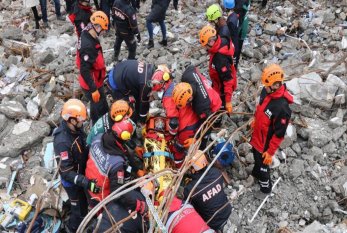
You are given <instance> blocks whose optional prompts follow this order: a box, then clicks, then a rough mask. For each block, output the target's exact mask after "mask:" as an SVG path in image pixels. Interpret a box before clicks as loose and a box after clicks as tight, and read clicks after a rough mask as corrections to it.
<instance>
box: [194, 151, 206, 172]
mask: <svg viewBox="0 0 347 233" xmlns="http://www.w3.org/2000/svg"><path fill="white" fill-rule="evenodd" d="M194 160H195V162H193V163H192V167H193V169H194V170H195V171H200V170H201V169H203V168H204V167H206V166H207V165H208V161H207V159H206V156H205V154H204V153H203V152H202V151H201V150H198V151H196V153H195V155H194V156H193V158H192V161H194Z"/></svg>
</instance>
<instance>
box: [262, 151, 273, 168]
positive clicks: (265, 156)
mask: <svg viewBox="0 0 347 233" xmlns="http://www.w3.org/2000/svg"><path fill="white" fill-rule="evenodd" d="M262 157H263V164H265V165H270V164H271V163H272V155H270V154H269V153H268V152H267V151H265V152H264V153H263V155H262Z"/></svg>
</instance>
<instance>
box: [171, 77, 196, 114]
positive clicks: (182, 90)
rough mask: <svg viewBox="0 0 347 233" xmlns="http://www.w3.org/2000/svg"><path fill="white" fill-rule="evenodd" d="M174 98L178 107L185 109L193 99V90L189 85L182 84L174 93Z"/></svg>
mask: <svg viewBox="0 0 347 233" xmlns="http://www.w3.org/2000/svg"><path fill="white" fill-rule="evenodd" d="M172 98H173V100H174V102H175V104H176V106H177V107H179V108H183V107H185V106H186V105H187V103H188V102H190V101H191V100H192V98H193V89H192V87H191V86H190V84H189V83H185V82H181V83H179V84H177V85H176V86H175V88H174V89H173V91H172Z"/></svg>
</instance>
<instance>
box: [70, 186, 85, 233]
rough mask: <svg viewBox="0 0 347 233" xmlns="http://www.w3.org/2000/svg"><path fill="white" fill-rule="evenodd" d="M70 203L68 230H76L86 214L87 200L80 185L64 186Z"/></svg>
mask: <svg viewBox="0 0 347 233" xmlns="http://www.w3.org/2000/svg"><path fill="white" fill-rule="evenodd" d="M64 189H65V191H66V193H67V195H68V196H69V199H70V203H71V215H70V219H69V222H68V227H69V230H71V231H76V230H77V228H78V227H79V225H80V223H81V222H82V220H83V218H84V217H85V216H86V215H87V214H88V202H87V196H86V194H85V191H84V189H83V188H82V187H79V186H77V185H74V186H72V187H64Z"/></svg>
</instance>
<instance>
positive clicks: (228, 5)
mask: <svg viewBox="0 0 347 233" xmlns="http://www.w3.org/2000/svg"><path fill="white" fill-rule="evenodd" d="M223 4H224V8H225V9H233V8H234V7H235V0H223Z"/></svg>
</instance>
